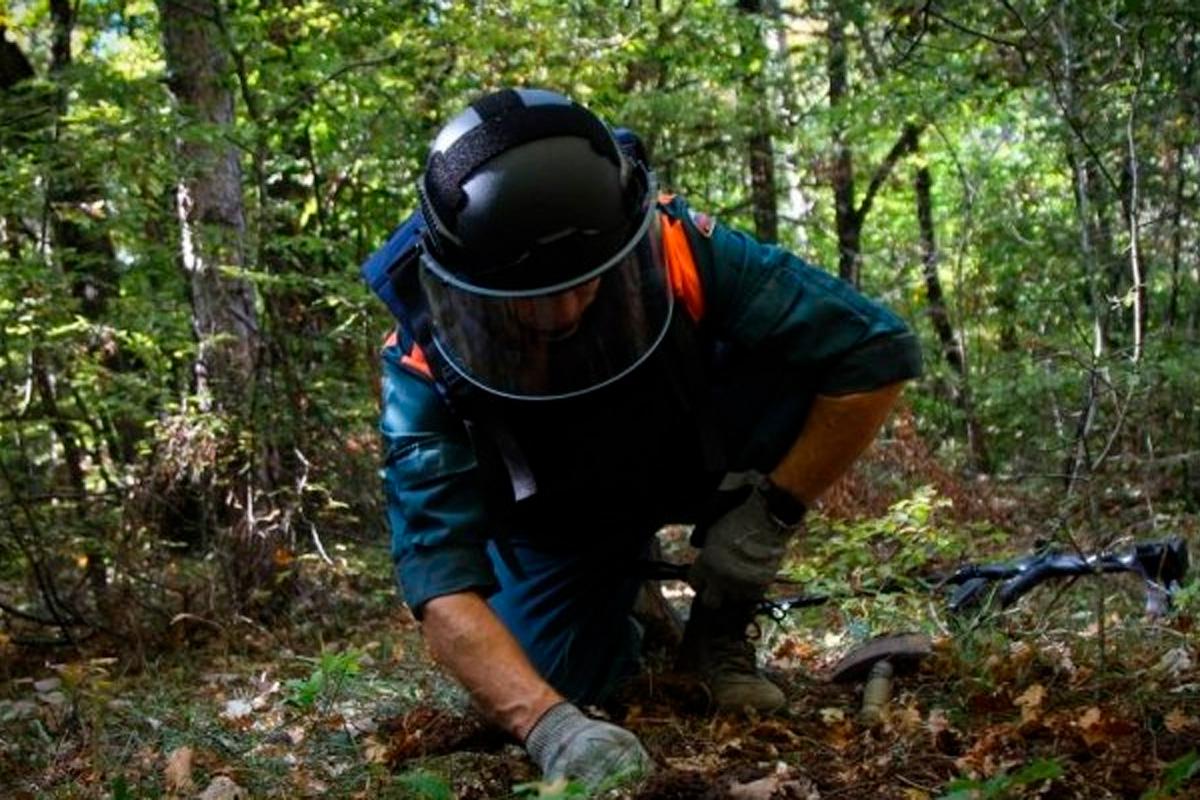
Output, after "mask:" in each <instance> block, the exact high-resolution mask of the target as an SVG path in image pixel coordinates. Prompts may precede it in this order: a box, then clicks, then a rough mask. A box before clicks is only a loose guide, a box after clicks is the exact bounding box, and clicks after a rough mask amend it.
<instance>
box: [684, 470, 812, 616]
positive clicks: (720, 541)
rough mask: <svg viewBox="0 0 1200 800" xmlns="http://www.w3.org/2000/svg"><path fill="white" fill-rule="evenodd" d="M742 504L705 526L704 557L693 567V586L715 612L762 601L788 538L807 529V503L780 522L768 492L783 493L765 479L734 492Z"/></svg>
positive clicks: (702, 600)
mask: <svg viewBox="0 0 1200 800" xmlns="http://www.w3.org/2000/svg"><path fill="white" fill-rule="evenodd" d="M733 491H735V492H738V493H740V494H742V495H744V498H743V499H742V501H741V502H740V503H738V504H737V505H735V506H734V507H733V508H731V509H730V510H728V511H726V512H725V513H724V514H722V515H721V516H720V517H718V518H717V519H716V520H715V521H713V522H712V523H709V524H707V525H703V526H701V530H700V531H698V533H699V534H700V535H701V537H702V539H703V548H702V549H701V550H700V555H699V557H697V559H696V560H695V562H693V564H692V568H691V570H690V572H689V574H688V583H690V584H691V585H692V588H693V589H695V590H696V595H697V596H698V597H699V599H700V601H701V602H702V603H704V605H706V606H708V607H709V608H721V607H729V606H731V605H744V604H747V603H750V604H752V603H756V602H758V601H759V600H761V599H762V596H763V594H764V591H765V589H766V587H767V585H768V584H769V583H770V582H771V581H772V580H773V579H774V578H775V574H776V573H777V572H778V571H779V565H780V563H781V562H782V561H783V555H784V551H785V549H786V547H787V543H788V540H789V539H791V538H792V536H793V535H795V534H796V532H797V531H799V530H800V528H801V527H803V522H802V518H803V515H804V511H803V505H802V504H800V503H798V502H797V503H796V506H797V507H798V512H797V513H796V514H795V515H794V516H791V515H785V516H789V517H790V518H789V519H787V520H782V519H780V518H779V517H778V516H777V515H776V514H774V513H772V509H771V507H770V504H769V502H768V493H769V492H771V491H775V492H781V491H782V490H780V489H778V488H774V487H772V486H771V484H769V482H767V480H766V479H765V478H761V477H760V478H759V480H758V481H756V482H755V483H754V484H753V485H752V486H744V487H742V488H741V489H735V490H733Z"/></svg>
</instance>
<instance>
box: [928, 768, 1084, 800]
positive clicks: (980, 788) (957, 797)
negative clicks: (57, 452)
mask: <svg viewBox="0 0 1200 800" xmlns="http://www.w3.org/2000/svg"><path fill="white" fill-rule="evenodd" d="M1062 775H1063V768H1062V765H1061V764H1059V763H1058V761H1057V760H1056V759H1053V758H1051V759H1040V760H1037V761H1033V762H1031V763H1029V764H1027V765H1025V766H1024V767H1021V768H1020V769H1019V770H1017V771H1016V772H1012V773H1008V772H1001V773H1000V774H999V775H995V776H993V777H991V778H988V779H987V780H986V781H982V780H973V779H970V778H958V779H956V780H953V781H950V783H949V784H947V786H946V788H947V790H949V791H948V792H947V793H946V794H943V795H940V796H939V798H938V800H1006V798H1012V797H1015V796H1016V795H1014V792H1017V791H1018V790H1020V789H1023V788H1026V787H1030V786H1033V785H1034V784H1038V783H1041V782H1043V781H1052V780H1054V779H1056V778H1061V777H1062Z"/></svg>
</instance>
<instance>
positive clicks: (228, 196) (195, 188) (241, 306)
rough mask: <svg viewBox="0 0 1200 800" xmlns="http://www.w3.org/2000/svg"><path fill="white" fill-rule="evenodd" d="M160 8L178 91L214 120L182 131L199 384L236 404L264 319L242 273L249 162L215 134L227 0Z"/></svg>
mask: <svg viewBox="0 0 1200 800" xmlns="http://www.w3.org/2000/svg"><path fill="white" fill-rule="evenodd" d="M159 7H160V12H161V16H162V29H163V44H164V49H165V52H166V60H167V69H168V71H169V73H170V87H171V91H172V93H173V94H174V95H175V98H176V100H177V102H178V104H179V110H180V112H181V113H182V115H183V116H184V117H185V118H186V119H187V120H188V121H189V122H192V123H196V124H197V126H205V127H207V128H209V129H210V130H208V131H205V132H203V133H196V132H191V131H187V130H185V131H184V132H183V134H182V137H181V138H182V141H181V142H180V144H179V155H180V161H181V166H182V168H183V172H184V175H183V177H182V179H181V180H180V181H179V185H178V187H177V195H176V200H177V212H178V217H179V224H180V231H181V242H182V248H181V249H182V252H181V262H182V265H183V269H184V271H185V272H186V274H187V277H188V280H189V284H190V287H191V300H192V323H193V328H194V330H195V334H196V339H197V341H198V342H199V352H198V355H197V360H196V388H197V391H198V393H199V394H200V396H201V398H202V403H203V405H204V406H206V407H212V408H217V409H236V408H239V407H240V406H241V405H242V400H243V399H244V398H246V397H247V396H248V395H250V394H251V393H252V387H253V383H254V377H255V369H254V366H255V359H256V356H257V350H258V319H257V316H256V313H255V292H254V287H253V286H252V285H251V284H250V283H249V282H248V281H247V280H245V279H244V278H242V277H240V276H239V275H238V274H237V273H238V271H239V270H240V269H242V268H243V267H244V266H245V263H246V258H245V253H246V242H245V234H246V217H245V208H244V205H243V198H242V168H241V164H240V163H239V161H238V153H237V150H236V149H235V148H234V147H233V145H231V144H228V143H226V142H224V141H222V139H221V138H219V137H218V136H215V135H213V130H214V129H215V130H216V131H220V130H227V129H229V128H230V127H232V124H233V100H234V98H233V93H232V91H231V90H230V85H231V81H230V75H229V58H228V54H227V53H226V50H225V46H224V42H223V37H222V35H221V32H220V29H219V27H218V26H217V24H216V20H218V19H219V15H220V13H221V10H220V7H219V0H160V2H159ZM230 273H232V274H230Z"/></svg>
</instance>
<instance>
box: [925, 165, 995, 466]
mask: <svg viewBox="0 0 1200 800" xmlns="http://www.w3.org/2000/svg"><path fill="white" fill-rule="evenodd" d="M932 186H933V178H932V176H931V175H930V172H929V167H927V166H922V167H920V168H919V169H918V170H917V174H916V180H915V181H914V186H913V188H914V189H915V191H916V196H917V223H918V226H919V227H920V230H921V265H922V267H923V272H924V275H925V294H926V298H927V301H928V304H929V321H930V322H931V323H933V329H934V331H935V332H936V333H937V337H938V341H939V342H941V345H942V355H943V356H944V357H945V359H946V363H947V364H948V365H949V366H950V369H951V370H952V371H953V372H954V377H955V387H954V404H955V405H956V406H958V410H959V411H960V412H961V413H962V415H963V421H964V422H965V424H966V430H967V447H968V452H969V454H970V456H969V458H970V464H971V468H972V469H975V470H982V469H984V468H986V466H987V463H988V457H987V449H986V447H985V446H984V439H983V430H982V428H980V426H979V420H978V419H977V418H976V417H975V407H974V403H973V402H972V400H971V384H970V379H969V375H968V372H967V364H966V356H965V353H964V352H963V348H962V342H961V340H960V339H959V337H958V336H956V335H955V333H954V326H953V325H952V324H951V322H950V313H949V311H948V310H947V309H946V301H945V297H944V295H943V294H942V281H941V278H939V277H938V251H937V239H936V236H935V232H934V225H933V198H932V192H931V188H932Z"/></svg>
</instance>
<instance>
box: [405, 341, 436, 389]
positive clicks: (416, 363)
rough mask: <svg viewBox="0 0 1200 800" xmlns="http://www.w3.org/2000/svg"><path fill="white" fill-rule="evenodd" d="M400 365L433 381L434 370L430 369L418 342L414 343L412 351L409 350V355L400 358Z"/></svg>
mask: <svg viewBox="0 0 1200 800" xmlns="http://www.w3.org/2000/svg"><path fill="white" fill-rule="evenodd" d="M400 363H401V364H403V365H404V366H406V367H408V368H409V369H411V370H413V371H415V372H418V373H420V374H421V375H424V376H425V377H426V378H429V380H433V370H431V369H430V368H429V361H428V360H426V358H425V351H424V350H422V349H421V345H419V344H417V343H416V342H413V346H412V350H409V351H408V353H406V354H405V355H403V356H401V357H400Z"/></svg>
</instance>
